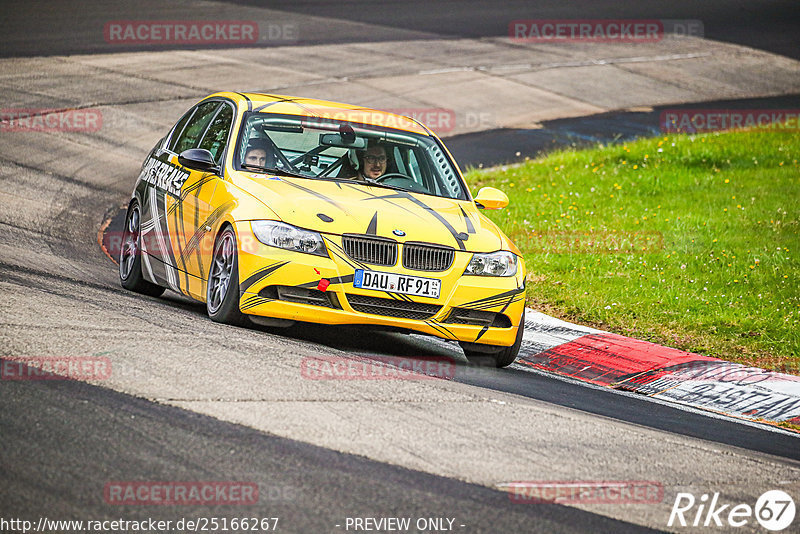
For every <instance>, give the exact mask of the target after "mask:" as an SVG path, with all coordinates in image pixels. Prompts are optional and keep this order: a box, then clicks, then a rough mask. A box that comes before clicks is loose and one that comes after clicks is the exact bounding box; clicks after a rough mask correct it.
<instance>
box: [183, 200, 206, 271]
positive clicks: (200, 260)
mask: <svg viewBox="0 0 800 534" xmlns="http://www.w3.org/2000/svg"><path fill="white" fill-rule="evenodd" d="M199 193H200V191H199V190H198V194H199ZM181 211H183V208H181ZM198 222H200V199H199V198H198V199H195V202H194V217H193V218H192V224H193V225H194V226H193V228H194V231H195V235H197V231H198V226H197V223H198ZM209 226H211V225H209ZM205 227H206V225H205V224H204V225H203V228H202V231H203V233H202V234H201V237H202V235H205V233H206V230H205ZM192 239H194V235H193V236H192ZM199 243H200V239H198V240H197V241H196V242H195V243H190V242H188V241H187V243H186V246H187V248H188V247H189V245H190V244H191V245H192V247H193V248H194V249H195V258H196V259H197V265H198V266H199V267H200V278H205V276H204V274H203V256H202V255H201V254H200V247H198V246H197V245H198V244H199ZM212 254H213V252H212Z"/></svg>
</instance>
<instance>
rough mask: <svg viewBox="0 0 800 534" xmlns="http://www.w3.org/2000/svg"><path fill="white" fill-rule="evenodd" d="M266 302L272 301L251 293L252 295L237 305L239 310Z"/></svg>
mask: <svg viewBox="0 0 800 534" xmlns="http://www.w3.org/2000/svg"><path fill="white" fill-rule="evenodd" d="M267 302H272V299H268V298H264V297H259V296H258V295H253V296H252V297H250V298H248V299H247V300H245V301H244V302H242V304H241V305H240V306H239V309H240V310H241V311H245V310H249V309H250V308H255V307H256V306H260V305H261V304H266V303H267Z"/></svg>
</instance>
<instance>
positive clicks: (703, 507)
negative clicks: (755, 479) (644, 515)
mask: <svg viewBox="0 0 800 534" xmlns="http://www.w3.org/2000/svg"><path fill="white" fill-rule="evenodd" d="M794 516H795V505H794V500H793V499H792V498H791V496H789V494H788V493H786V492H784V491H780V490H771V491H767V492H765V493H764V494H762V495H761V496H760V497H759V498H758V500H757V501H756V504H755V506H754V507H752V506H750V505H749V504H745V503H740V504H732V503H723V502H722V501H721V500H720V498H719V493H714V494H713V495H708V494H705V493H704V494H703V495H701V496H700V498H699V499H696V498H695V496H694V495H692V494H691V493H678V495H677V496H676V497H675V503H674V504H673V505H672V512H671V513H670V514H669V522H667V526H668V527H743V526H745V525H747V524H748V523H750V522H751V521H752V519H753V518H755V520H756V521H758V523H759V524H760V525H761V526H762V527H764V528H765V529H767V530H771V531H773V532H777V531H781V530H784V529H785V528H787V527H788V526H789V525H791V524H792V521H794Z"/></svg>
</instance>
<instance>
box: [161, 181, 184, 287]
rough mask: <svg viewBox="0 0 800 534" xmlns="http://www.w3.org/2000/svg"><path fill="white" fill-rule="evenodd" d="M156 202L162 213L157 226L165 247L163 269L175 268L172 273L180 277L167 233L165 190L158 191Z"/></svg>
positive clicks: (167, 220)
mask: <svg viewBox="0 0 800 534" xmlns="http://www.w3.org/2000/svg"><path fill="white" fill-rule="evenodd" d="M156 199H157V203H160V207H161V211H162V212H163V213H164V217H159V219H158V226H159V228H162V236H163V239H164V246H165V247H166V248H167V256H168V257H167V258H165V260H166V261H165V265H164V268H165V270H167V269H170V268H172V269H175V271H173V274H174V275H175V276H176V278H178V277H180V274H178V273H177V266H178V262H177V260H176V259H175V251H173V250H172V240H171V239H170V234H169V219H168V217H167V192H166V191H159V192H158V195H157V196H156ZM161 221H163V223H164V226H163V227H162V226H161ZM175 285H176V286H178V287H180V283H179V280H177V279H176V280H175Z"/></svg>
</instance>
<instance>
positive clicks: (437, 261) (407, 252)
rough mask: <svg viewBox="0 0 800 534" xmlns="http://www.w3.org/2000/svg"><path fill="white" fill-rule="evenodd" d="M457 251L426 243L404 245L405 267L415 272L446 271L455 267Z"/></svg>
mask: <svg viewBox="0 0 800 534" xmlns="http://www.w3.org/2000/svg"><path fill="white" fill-rule="evenodd" d="M455 253H456V251H455V249H453V248H450V247H443V246H437V245H428V244H425V243H406V244H405V245H403V267H405V268H406V269H412V270H414V271H446V270H447V269H449V268H450V266H451V265H453V258H454V257H455Z"/></svg>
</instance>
